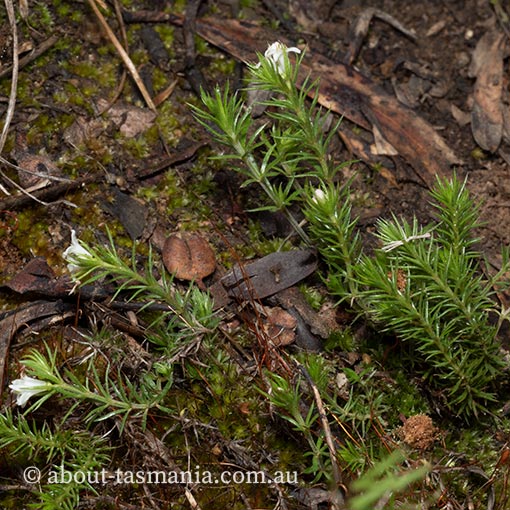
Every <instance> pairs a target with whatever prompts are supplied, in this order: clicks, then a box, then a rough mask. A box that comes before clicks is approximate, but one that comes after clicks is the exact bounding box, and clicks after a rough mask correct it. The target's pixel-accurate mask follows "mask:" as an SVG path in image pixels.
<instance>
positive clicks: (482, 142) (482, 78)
mask: <svg viewBox="0 0 510 510" xmlns="http://www.w3.org/2000/svg"><path fill="white" fill-rule="evenodd" d="M505 45H506V37H505V35H504V33H503V32H500V31H499V30H496V29H492V30H490V31H488V32H486V33H485V34H484V35H483V36H482V38H481V39H480V40H479V41H478V44H477V45H476V48H475V51H474V53H473V60H472V62H471V66H470V69H469V71H470V75H471V76H472V77H476V83H475V88H474V97H473V99H474V103H473V109H472V111H471V129H472V131H473V137H474V138H475V141H476V143H477V144H478V145H479V146H480V147H481V148H482V149H484V150H487V151H490V152H495V151H496V150H497V148H498V147H499V144H500V143H501V137H502V135H503V113H502V108H503V104H502V100H501V97H502V92H503V58H504V54H505V51H506V50H505Z"/></svg>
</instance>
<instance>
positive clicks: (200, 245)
mask: <svg viewBox="0 0 510 510" xmlns="http://www.w3.org/2000/svg"><path fill="white" fill-rule="evenodd" d="M163 263H164V264H165V267H166V268H167V270H168V272H170V273H172V274H174V275H175V277H176V278H179V279H180V280H198V281H200V280H202V278H205V277H206V276H209V275H210V274H211V273H213V272H214V270H215V269H216V257H215V255H214V251H213V250H212V248H211V246H210V244H209V243H208V242H207V241H206V240H205V239H204V238H203V237H202V236H200V235H199V234H194V233H191V232H182V233H180V234H173V235H171V236H170V237H169V238H168V239H167V240H166V242H165V245H164V247H163Z"/></svg>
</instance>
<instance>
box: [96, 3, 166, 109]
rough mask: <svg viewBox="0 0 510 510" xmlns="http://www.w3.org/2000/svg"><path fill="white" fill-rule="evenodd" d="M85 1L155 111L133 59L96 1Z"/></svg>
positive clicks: (148, 103) (148, 104) (147, 102)
mask: <svg viewBox="0 0 510 510" xmlns="http://www.w3.org/2000/svg"><path fill="white" fill-rule="evenodd" d="M87 2H88V3H89V5H90V7H91V8H92V10H93V11H94V14H95V15H96V17H97V19H98V21H99V23H100V24H101V26H102V27H103V29H104V31H105V32H106V34H107V36H108V38H109V39H110V41H111V42H112V44H113V45H114V46H115V49H116V50H117V53H118V54H119V56H120V58H121V59H122V61H123V62H124V65H125V66H126V68H127V70H128V72H129V74H130V75H131V77H132V78H133V80H134V81H135V83H136V86H137V87H138V90H139V91H140V93H141V94H142V96H143V98H144V100H145V102H146V104H147V106H148V107H149V108H150V109H151V110H153V111H154V112H157V110H156V106H155V105H154V102H153V101H152V98H151V96H150V94H149V91H148V90H147V88H146V87H145V85H144V83H143V81H142V79H141V78H140V75H139V74H138V71H137V70H136V67H135V65H134V64H133V61H132V60H131V58H130V57H129V55H128V54H127V53H126V51H125V50H124V48H123V47H122V44H120V42H119V40H118V39H117V37H116V36H115V34H114V33H113V31H112V29H111V28H110V26H109V25H108V23H107V22H106V20H105V18H104V16H103V15H102V14H101V11H100V10H99V9H98V8H97V5H96V1H95V0H87Z"/></svg>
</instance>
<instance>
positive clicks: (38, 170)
mask: <svg viewBox="0 0 510 510" xmlns="http://www.w3.org/2000/svg"><path fill="white" fill-rule="evenodd" d="M15 157H16V162H17V163H18V167H19V168H18V179H19V182H20V184H21V186H23V188H24V189H25V190H27V191H28V192H32V191H35V190H38V189H41V188H44V187H46V186H48V184H50V182H51V180H50V177H51V176H56V175H59V174H60V170H59V169H58V167H57V166H56V165H55V163H54V162H53V161H52V160H51V159H50V158H49V157H48V156H46V155H44V154H32V153H31V152H29V151H25V150H23V151H19V152H16V154H15Z"/></svg>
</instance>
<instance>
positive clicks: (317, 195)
mask: <svg viewBox="0 0 510 510" xmlns="http://www.w3.org/2000/svg"><path fill="white" fill-rule="evenodd" d="M312 200H313V201H314V202H315V203H316V204H318V203H319V202H324V200H326V193H324V191H322V190H321V189H316V190H314V192H313V198H312Z"/></svg>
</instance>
